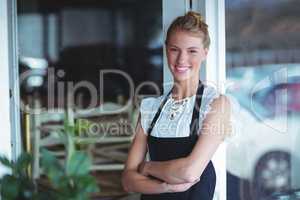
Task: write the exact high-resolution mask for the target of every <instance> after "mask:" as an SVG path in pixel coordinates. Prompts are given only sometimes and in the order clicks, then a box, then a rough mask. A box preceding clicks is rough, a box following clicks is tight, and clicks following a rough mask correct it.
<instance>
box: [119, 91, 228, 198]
mask: <svg viewBox="0 0 300 200" xmlns="http://www.w3.org/2000/svg"><path fill="white" fill-rule="evenodd" d="M211 107H212V109H211V111H210V112H209V113H208V114H207V116H206V118H205V120H204V121H203V123H202V129H201V134H200V136H199V138H198V141H197V143H196V145H195V147H194V149H193V150H192V152H191V153H190V154H189V155H188V156H187V157H183V158H179V159H174V160H169V161H162V162H157V161H149V162H145V161H144V159H145V155H146V153H147V135H146V134H145V133H144V132H143V129H142V127H141V125H140V119H139V122H138V125H137V128H136V135H135V138H134V140H133V143H132V146H131V148H130V151H129V154H128V158H127V162H126V164H125V169H124V172H123V175H122V185H123V188H124V189H125V191H127V192H139V193H143V194H157V193H165V192H182V191H185V190H187V189H189V188H190V187H191V186H192V185H194V184H195V183H196V182H197V181H199V179H200V176H201V174H202V172H203V171H204V169H205V167H206V166H207V164H208V162H209V161H210V160H211V158H212V156H213V154H214V153H215V151H216V150H217V148H218V146H219V145H220V144H221V143H222V141H223V140H224V138H225V137H226V135H227V134H228V133H230V132H231V124H230V103H229V101H228V99H227V98H226V97H225V96H220V97H219V98H217V99H216V100H214V101H213V102H212V104H211ZM149 175H151V176H152V177H156V178H157V179H153V178H150V177H149Z"/></svg>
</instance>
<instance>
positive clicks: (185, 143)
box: [141, 82, 216, 200]
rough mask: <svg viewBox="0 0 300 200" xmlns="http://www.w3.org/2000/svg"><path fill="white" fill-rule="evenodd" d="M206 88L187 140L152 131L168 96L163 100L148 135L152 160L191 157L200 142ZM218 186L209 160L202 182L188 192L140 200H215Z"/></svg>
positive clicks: (199, 96) (199, 93)
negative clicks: (163, 135) (199, 130)
mask: <svg viewBox="0 0 300 200" xmlns="http://www.w3.org/2000/svg"><path fill="white" fill-rule="evenodd" d="M203 90H204V85H203V84H202V83H201V82H200V83H199V86H198V89H197V95H196V100H195V105H194V110H193V116H192V121H191V124H190V130H191V133H190V135H189V136H187V137H179V138H178V137H176V138H158V137H153V136H152V135H151V132H152V129H153V127H154V126H155V123H156V121H157V119H158V117H159V115H160V113H161V111H162V108H163V106H164V105H165V103H166V102H167V99H168V97H169V95H170V94H171V91H170V92H169V94H168V95H167V96H166V97H165V99H164V100H163V101H162V103H161V105H160V107H159V109H158V111H157V113H156V114H155V116H154V118H153V120H152V122H151V125H150V127H149V129H148V131H147V133H148V139H147V140H148V141H147V143H148V149H149V154H150V160H151V161H167V160H172V159H177V158H182V157H186V156H188V155H189V154H190V153H191V152H192V150H193V148H194V145H195V144H196V142H197V140H198V129H199V127H198V126H199V110H200V106H201V100H202V95H203ZM215 185H216V173H215V169H214V166H213V164H212V162H211V161H210V162H209V163H208V165H207V166H206V168H205V170H204V171H203V173H202V175H201V177H200V181H199V182H197V183H196V184H195V185H193V186H192V187H191V188H190V189H188V190H187V191H185V192H174V193H161V194H142V195H141V200H211V199H213V195H214V191H215Z"/></svg>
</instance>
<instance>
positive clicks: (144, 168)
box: [138, 161, 149, 176]
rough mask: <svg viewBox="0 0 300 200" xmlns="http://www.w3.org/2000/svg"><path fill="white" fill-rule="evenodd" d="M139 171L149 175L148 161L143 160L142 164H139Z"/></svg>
mask: <svg viewBox="0 0 300 200" xmlns="http://www.w3.org/2000/svg"><path fill="white" fill-rule="evenodd" d="M138 172H139V173H140V174H142V175H144V176H148V175H149V174H148V173H147V162H146V161H143V162H142V163H141V164H139V167H138Z"/></svg>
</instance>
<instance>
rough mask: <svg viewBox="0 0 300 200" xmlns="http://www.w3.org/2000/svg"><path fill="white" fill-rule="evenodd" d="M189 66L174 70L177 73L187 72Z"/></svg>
mask: <svg viewBox="0 0 300 200" xmlns="http://www.w3.org/2000/svg"><path fill="white" fill-rule="evenodd" d="M189 68H190V67H189V66H175V70H176V72H178V73H185V72H187V71H188V70H189Z"/></svg>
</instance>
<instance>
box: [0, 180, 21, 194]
mask: <svg viewBox="0 0 300 200" xmlns="http://www.w3.org/2000/svg"><path fill="white" fill-rule="evenodd" d="M19 190H20V185H19V181H18V180H17V179H16V178H15V177H13V176H11V175H5V176H4V177H3V178H2V181H1V196H2V197H3V198H4V199H16V198H17V197H18V195H19Z"/></svg>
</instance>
